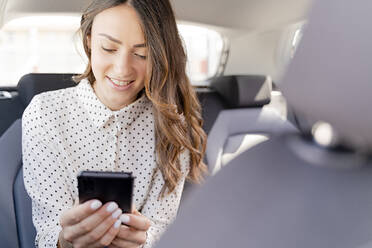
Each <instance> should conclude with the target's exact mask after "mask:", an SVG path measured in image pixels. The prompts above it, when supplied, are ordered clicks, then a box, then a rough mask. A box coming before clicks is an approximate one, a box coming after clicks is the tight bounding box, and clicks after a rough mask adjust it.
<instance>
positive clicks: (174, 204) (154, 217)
mask: <svg viewBox="0 0 372 248" xmlns="http://www.w3.org/2000/svg"><path fill="white" fill-rule="evenodd" d="M189 161H190V159H189V152H188V151H185V152H183V153H182V154H181V156H180V162H181V168H182V178H181V179H180V181H179V182H178V185H177V186H176V188H175V190H174V192H172V193H171V194H169V195H165V196H164V197H163V198H160V197H159V195H160V192H161V189H162V187H163V185H164V179H163V176H162V174H161V172H160V170H157V172H156V174H155V177H154V180H153V185H152V187H151V190H150V194H149V197H148V199H147V201H146V203H145V204H144V206H143V208H142V211H141V213H142V214H143V215H145V216H146V217H147V218H149V219H150V221H151V227H150V228H149V230H148V231H147V240H146V243H145V245H144V246H143V248H150V247H152V246H153V245H154V243H155V242H156V241H157V240H158V239H159V238H160V236H161V234H162V233H163V232H164V231H165V229H166V228H167V226H168V225H169V224H170V223H172V221H173V220H174V218H175V217H176V215H177V210H178V207H179V204H180V199H181V195H182V190H183V186H184V183H185V179H186V176H187V174H188V171H189Z"/></svg>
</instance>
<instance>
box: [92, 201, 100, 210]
mask: <svg viewBox="0 0 372 248" xmlns="http://www.w3.org/2000/svg"><path fill="white" fill-rule="evenodd" d="M101 206H102V202H100V201H98V200H94V201H93V202H92V203H91V204H90V208H91V209H93V210H96V209H98V208H100V207H101Z"/></svg>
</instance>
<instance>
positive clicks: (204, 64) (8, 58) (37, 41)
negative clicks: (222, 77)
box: [0, 15, 223, 87]
mask: <svg viewBox="0 0 372 248" xmlns="http://www.w3.org/2000/svg"><path fill="white" fill-rule="evenodd" d="M79 25H80V15H65V16H28V17H22V18H17V19H14V20H12V21H10V22H8V23H7V24H6V25H4V27H3V28H2V29H1V30H0V75H1V77H0V87H1V86H15V85H17V83H18V80H19V79H20V77H22V76H23V75H24V74H27V73H31V72H40V73H81V72H83V71H84V69H85V65H86V60H87V59H86V57H85V54H84V50H83V48H82V45H81V40H80V35H77V34H76V31H77V30H78V28H79ZM178 27H179V32H180V34H181V36H182V39H183V41H184V46H185V49H186V51H187V56H188V63H187V73H188V75H189V77H190V80H191V82H192V83H195V84H198V82H202V81H203V80H206V79H208V78H210V77H212V76H214V74H215V73H216V71H217V68H218V65H219V63H220V55H221V51H222V48H223V40H222V38H221V36H220V35H219V34H218V33H217V32H215V31H213V30H210V29H207V28H203V27H199V26H195V25H188V24H179V26H178Z"/></svg>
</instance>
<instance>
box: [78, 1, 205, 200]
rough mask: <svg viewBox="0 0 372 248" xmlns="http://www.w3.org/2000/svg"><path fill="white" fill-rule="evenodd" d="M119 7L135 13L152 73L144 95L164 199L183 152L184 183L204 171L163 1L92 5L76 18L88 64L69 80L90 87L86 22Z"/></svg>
mask: <svg viewBox="0 0 372 248" xmlns="http://www.w3.org/2000/svg"><path fill="white" fill-rule="evenodd" d="M120 4H129V5H130V6H132V7H133V8H134V9H135V11H136V12H137V14H138V16H139V18H140V19H141V24H142V30H143V32H144V36H145V42H146V45H147V47H148V59H149V61H148V64H149V65H151V68H152V69H151V70H150V71H151V72H149V75H147V80H146V81H145V92H146V96H147V97H148V99H150V101H151V102H152V104H153V111H154V119H155V124H154V125H155V141H156V148H155V150H156V157H157V168H158V169H160V171H161V173H162V175H163V178H164V181H165V185H164V187H163V188H162V191H161V196H164V194H170V193H172V192H173V191H174V190H175V188H176V186H177V183H178V182H179V180H180V179H181V177H182V170H181V165H180V160H179V158H180V154H181V153H182V152H183V151H184V149H188V150H189V152H190V167H189V174H188V176H187V179H189V180H191V181H192V182H196V183H200V182H201V181H202V179H203V174H204V173H206V172H207V167H206V165H205V164H204V162H203V157H204V154H205V148H206V134H205V132H204V131H203V129H202V124H203V120H202V117H201V107H200V104H199V101H198V98H197V96H196V93H195V91H194V89H193V87H192V85H191V84H190V81H189V79H188V77H187V75H186V54H185V51H184V48H183V45H182V41H181V39H180V36H179V33H178V29H177V25H176V20H175V16H174V13H173V10H172V7H171V4H170V2H169V0H94V1H93V2H92V3H91V4H90V5H89V6H88V8H87V9H86V11H85V12H84V14H83V15H82V18H81V26H80V32H81V35H82V39H83V46H84V50H85V53H86V55H87V57H88V65H87V67H86V69H85V71H84V73H83V74H81V75H79V76H76V77H75V78H74V79H75V81H77V82H78V81H80V80H82V79H84V78H87V79H88V80H89V82H90V83H93V82H95V77H94V75H93V71H92V67H91V61H90V59H91V53H90V49H89V47H88V43H87V42H88V36H89V35H90V34H91V30H92V23H93V20H94V17H95V16H96V15H97V14H98V13H100V12H101V11H103V10H105V9H108V8H111V7H115V6H118V5H120Z"/></svg>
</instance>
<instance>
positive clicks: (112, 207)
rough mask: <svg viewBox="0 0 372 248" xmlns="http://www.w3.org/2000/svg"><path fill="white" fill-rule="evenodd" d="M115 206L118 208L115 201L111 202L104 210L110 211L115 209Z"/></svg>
mask: <svg viewBox="0 0 372 248" xmlns="http://www.w3.org/2000/svg"><path fill="white" fill-rule="evenodd" d="M117 208H118V204H116V203H115V202H111V203H110V204H109V205H108V206H107V208H106V210H107V212H112V211H114V210H115V209H117Z"/></svg>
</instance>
